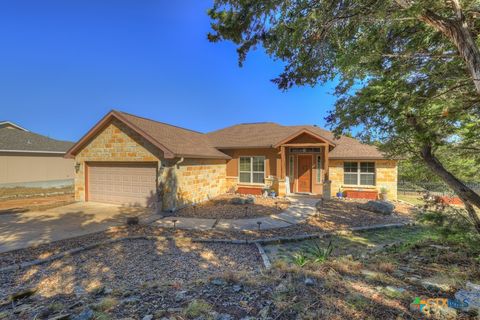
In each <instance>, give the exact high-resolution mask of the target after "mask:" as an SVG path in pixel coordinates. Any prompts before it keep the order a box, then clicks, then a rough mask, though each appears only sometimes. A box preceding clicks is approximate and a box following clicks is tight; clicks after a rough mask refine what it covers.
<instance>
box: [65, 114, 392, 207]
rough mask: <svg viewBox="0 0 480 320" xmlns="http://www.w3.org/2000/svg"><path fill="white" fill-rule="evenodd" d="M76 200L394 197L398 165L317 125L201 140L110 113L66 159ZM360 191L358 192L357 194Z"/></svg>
mask: <svg viewBox="0 0 480 320" xmlns="http://www.w3.org/2000/svg"><path fill="white" fill-rule="evenodd" d="M67 156H68V157H71V158H74V159H75V168H76V173H75V197H76V199H77V200H79V201H97V202H108V203H118V204H124V205H141V206H151V205H155V204H161V206H162V208H163V210H175V209H177V208H179V207H181V206H184V205H188V204H190V203H197V202H200V201H203V200H206V199H208V198H210V197H214V196H216V195H219V194H222V193H225V192H228V191H237V192H240V193H250V194H262V192H263V191H264V190H266V189H273V190H275V191H276V193H277V194H278V195H279V196H285V195H286V194H288V193H307V194H316V195H324V196H326V197H329V196H332V195H335V194H336V193H337V191H338V190H339V189H342V190H343V191H346V192H347V193H348V192H349V191H350V192H351V195H355V194H356V195H358V194H359V192H360V194H365V195H372V194H373V195H374V196H375V198H376V197H377V195H378V192H379V190H380V188H382V187H385V188H387V189H388V196H389V198H390V199H392V200H395V199H396V197H397V160H395V159H387V158H386V157H385V156H384V155H383V154H382V153H381V152H380V151H378V150H377V148H376V147H374V146H371V145H366V144H362V143H360V142H359V141H358V140H356V139H353V138H350V137H345V136H342V137H340V138H339V139H336V138H335V137H334V135H333V134H332V133H331V132H329V131H327V130H324V129H321V128H319V127H317V126H309V125H303V126H282V125H279V124H276V123H270V122H264V123H248V124H238V125H234V126H231V127H227V128H224V129H220V130H217V131H214V132H210V133H206V134H205V133H201V132H197V131H192V130H188V129H184V128H180V127H177V126H173V125H169V124H166V123H162V122H157V121H154V120H150V119H146V118H142V117H138V116H135V115H131V114H128V113H124V112H119V111H111V112H109V113H108V114H107V115H106V116H105V117H104V118H102V119H101V120H100V121H99V122H98V123H97V124H96V125H95V126H94V127H93V128H92V129H91V130H90V131H88V133H87V134H86V135H85V136H83V137H82V138H81V139H80V140H79V141H78V142H77V143H76V144H75V145H74V146H73V147H72V148H71V149H70V150H69V151H68V152H67ZM362 192H363V193H362Z"/></svg>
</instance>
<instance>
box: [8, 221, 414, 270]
mask: <svg viewBox="0 0 480 320" xmlns="http://www.w3.org/2000/svg"><path fill="white" fill-rule="evenodd" d="M412 225H415V223H413V222H407V223H391V224H377V225H373V226H365V227H352V228H348V229H343V230H339V231H338V232H340V231H367V230H376V229H387V228H401V227H406V226H412ZM338 232H318V233H310V234H301V235H295V236H290V237H273V238H260V239H255V240H248V239H245V240H238V239H233V240H232V239H208V238H187V237H172V236H168V237H162V236H131V237H121V238H117V239H111V240H106V241H101V242H96V243H92V244H89V245H86V246H82V247H77V248H73V249H69V250H66V251H63V252H60V253H57V254H54V255H52V256H50V257H47V258H44V259H35V260H31V261H26V262H21V263H15V264H12V265H10V266H7V267H3V268H0V273H3V272H10V271H15V270H20V269H25V268H29V267H33V266H37V265H41V264H45V263H49V262H52V261H55V260H58V259H61V258H64V257H69V256H73V255H75V254H78V253H80V252H83V251H87V250H91V249H95V248H97V247H100V246H104V245H108V244H112V243H117V242H122V241H132V240H155V241H158V240H174V239H188V240H190V241H192V242H198V243H225V244H254V245H256V246H257V249H258V250H259V253H260V256H261V257H262V261H263V264H264V266H265V268H266V269H268V268H270V266H271V264H270V261H269V259H268V257H267V256H266V254H265V251H264V250H263V248H262V246H261V245H264V244H274V243H284V242H294V241H301V240H308V239H318V238H324V237H329V236H332V235H335V234H337V233H338ZM262 252H263V254H262ZM265 258H266V259H265Z"/></svg>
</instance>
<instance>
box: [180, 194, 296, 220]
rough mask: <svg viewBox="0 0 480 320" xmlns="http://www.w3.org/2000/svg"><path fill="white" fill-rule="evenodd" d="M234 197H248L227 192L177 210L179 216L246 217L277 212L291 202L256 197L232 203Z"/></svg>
mask: <svg viewBox="0 0 480 320" xmlns="http://www.w3.org/2000/svg"><path fill="white" fill-rule="evenodd" d="M251 197H253V196H251ZM233 198H246V197H245V196H240V195H235V194H225V195H221V196H218V197H215V198H213V199H211V200H208V201H205V202H202V203H199V204H197V205H196V206H189V207H186V208H183V209H181V210H179V211H177V212H176V215H177V216H179V217H194V218H211V219H220V218H221V219H245V218H255V217H262V216H269V215H272V214H277V213H280V212H282V211H283V210H285V209H287V208H288V205H289V202H288V201H287V200H282V199H274V198H264V197H258V196H257V197H254V199H255V203H254V204H243V205H242V204H232V203H231V202H230V201H231V200H232V199H233Z"/></svg>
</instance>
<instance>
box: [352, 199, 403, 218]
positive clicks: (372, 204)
mask: <svg viewBox="0 0 480 320" xmlns="http://www.w3.org/2000/svg"><path fill="white" fill-rule="evenodd" d="M358 208H360V209H363V210H367V211H371V212H375V213H380V214H383V215H389V214H392V213H393V210H394V209H395V206H394V205H393V203H390V202H387V201H368V202H367V203H362V204H360V205H358Z"/></svg>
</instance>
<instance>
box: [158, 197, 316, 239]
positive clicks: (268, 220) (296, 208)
mask: <svg viewBox="0 0 480 320" xmlns="http://www.w3.org/2000/svg"><path fill="white" fill-rule="evenodd" d="M288 200H290V202H291V205H290V206H289V207H288V209H286V210H285V211H283V212H281V213H279V214H272V215H270V216H266V217H258V218H250V219H218V220H217V219H200V218H185V217H165V218H162V219H160V220H157V221H155V222H154V224H156V225H159V226H162V227H169V228H171V227H173V225H174V221H175V225H176V227H177V228H179V229H190V230H212V229H215V230H225V231H228V230H236V231H253V230H258V228H259V225H258V222H261V224H260V229H261V230H268V229H277V228H284V227H288V226H291V225H295V224H298V223H302V222H304V221H305V220H307V218H308V217H310V216H312V215H314V214H315V213H316V208H315V204H316V203H317V201H318V200H319V199H318V198H312V197H307V196H295V197H288Z"/></svg>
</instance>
